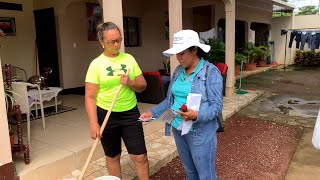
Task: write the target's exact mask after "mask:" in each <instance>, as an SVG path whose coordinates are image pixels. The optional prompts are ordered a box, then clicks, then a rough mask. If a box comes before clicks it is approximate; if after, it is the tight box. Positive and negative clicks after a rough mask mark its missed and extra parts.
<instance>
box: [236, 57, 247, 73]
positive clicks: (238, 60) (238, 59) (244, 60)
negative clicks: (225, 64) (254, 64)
mask: <svg viewBox="0 0 320 180" xmlns="http://www.w3.org/2000/svg"><path fill="white" fill-rule="evenodd" d="M234 59H235V69H234V75H235V76H237V75H239V74H240V68H241V63H243V65H245V64H246V63H247V60H248V58H247V56H245V55H243V54H241V53H238V52H237V53H236V54H235V56H234Z"/></svg>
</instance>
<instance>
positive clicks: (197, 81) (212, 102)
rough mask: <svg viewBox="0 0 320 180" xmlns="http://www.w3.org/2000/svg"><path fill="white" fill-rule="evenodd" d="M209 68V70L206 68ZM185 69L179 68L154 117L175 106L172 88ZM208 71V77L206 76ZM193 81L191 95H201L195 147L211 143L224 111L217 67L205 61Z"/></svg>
mask: <svg viewBox="0 0 320 180" xmlns="http://www.w3.org/2000/svg"><path fill="white" fill-rule="evenodd" d="M207 66H208V68H206V67H207ZM182 69H183V67H182V66H180V65H179V66H178V67H177V68H176V69H175V71H174V73H173V76H172V80H171V82H170V84H169V88H168V92H167V97H166V98H165V99H164V100H163V101H162V102H161V103H160V104H158V105H157V106H155V107H154V108H152V109H151V110H150V111H151V113H152V115H153V116H154V117H159V116H160V115H161V114H162V113H163V112H164V111H165V110H166V109H169V108H171V106H172V105H173V94H172V92H171V88H172V85H173V83H174V82H175V81H176V79H177V77H178V76H179V74H180V73H181V72H182ZM206 69H207V75H206ZM195 73H196V75H195V77H194V78H193V80H192V87H191V93H197V94H201V95H202V97H201V102H200V109H199V111H198V117H197V120H196V121H195V122H194V123H193V125H192V128H193V132H192V133H193V137H194V143H195V145H200V144H203V143H207V142H210V141H211V140H212V138H213V137H214V136H215V134H216V130H217V129H218V123H217V120H218V116H219V114H220V113H221V111H222V86H223V84H222V76H221V74H220V71H219V70H218V68H217V67H216V66H214V65H213V64H211V63H209V62H208V61H205V62H204V63H203V65H202V67H201V68H199V70H198V72H195Z"/></svg>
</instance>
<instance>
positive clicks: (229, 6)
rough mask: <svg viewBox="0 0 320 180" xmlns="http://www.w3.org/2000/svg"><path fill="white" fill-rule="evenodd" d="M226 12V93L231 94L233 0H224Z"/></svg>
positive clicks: (232, 75)
mask: <svg viewBox="0 0 320 180" xmlns="http://www.w3.org/2000/svg"><path fill="white" fill-rule="evenodd" d="M224 3H225V12H226V31H225V32H226V33H225V37H226V44H225V46H226V50H225V56H226V64H227V65H228V74H227V83H226V95H227V96H229V95H232V94H233V93H234V91H235V88H234V84H235V76H234V65H235V64H234V61H235V60H234V53H235V47H234V46H235V0H224Z"/></svg>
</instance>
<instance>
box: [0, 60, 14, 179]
mask: <svg viewBox="0 0 320 180" xmlns="http://www.w3.org/2000/svg"><path fill="white" fill-rule="evenodd" d="M0 64H1V59H0ZM0 84H1V85H0V142H1V153H0V172H5V170H6V171H8V167H10V164H12V158H11V157H12V155H11V147H10V140H9V128H8V119H7V110H6V105H5V98H4V97H5V96H4V89H3V75H2V69H1V67H0ZM11 166H12V167H13V165H11ZM9 174H12V176H13V169H12V172H7V173H5V175H9ZM7 178H8V179H10V178H11V176H8V177H7ZM0 179H2V177H1V178H0Z"/></svg>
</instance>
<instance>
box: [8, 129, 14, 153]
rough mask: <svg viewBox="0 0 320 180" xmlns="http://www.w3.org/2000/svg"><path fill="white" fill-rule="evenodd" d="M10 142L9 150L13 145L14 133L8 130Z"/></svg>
mask: <svg viewBox="0 0 320 180" xmlns="http://www.w3.org/2000/svg"><path fill="white" fill-rule="evenodd" d="M9 135H10V144H11V151H12V150H13V145H14V133H12V132H10V133H9Z"/></svg>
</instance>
